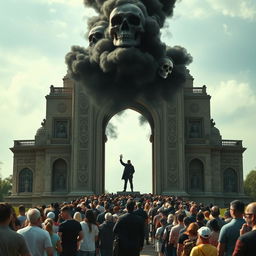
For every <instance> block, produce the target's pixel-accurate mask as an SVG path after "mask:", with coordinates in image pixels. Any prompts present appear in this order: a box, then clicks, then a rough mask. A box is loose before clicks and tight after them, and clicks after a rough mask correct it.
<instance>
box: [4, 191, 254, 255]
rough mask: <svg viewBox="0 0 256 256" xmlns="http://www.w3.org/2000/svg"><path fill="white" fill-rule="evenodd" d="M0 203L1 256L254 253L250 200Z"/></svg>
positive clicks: (105, 198)
mask: <svg viewBox="0 0 256 256" xmlns="http://www.w3.org/2000/svg"><path fill="white" fill-rule="evenodd" d="M18 210H19V214H18V216H16V214H15V211H14V209H13V207H12V206H11V205H10V204H8V203H0V255H1V256H16V255H20V256H45V255H47V256H58V255H60V256H139V255H140V253H141V251H143V247H144V244H148V245H149V246H152V247H154V250H155V255H156V256H242V255H244V256H247V255H256V203H251V204H249V205H247V206H246V207H245V204H244V203H243V202H242V201H239V200H235V201H232V202H231V203H230V207H229V209H227V211H226V212H225V214H224V216H220V210H219V207H218V206H217V205H211V204H210V205H207V206H206V205H203V204H198V203H196V202H193V201H184V200H182V198H178V197H174V196H154V195H152V194H145V195H117V194H107V195H100V196H95V195H93V196H86V197H83V198H79V199H77V200H74V201H72V202H69V203H67V202H63V203H52V204H51V205H42V206H38V207H34V208H30V209H25V207H24V206H23V205H21V206H19V208H18Z"/></svg>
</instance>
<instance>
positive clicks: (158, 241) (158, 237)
mask: <svg viewBox="0 0 256 256" xmlns="http://www.w3.org/2000/svg"><path fill="white" fill-rule="evenodd" d="M160 225H161V227H159V228H158V229H157V230H156V234H155V251H156V252H157V254H158V256H164V254H163V242H164V240H163V235H164V230H165V227H166V225H167V220H166V218H161V219H160Z"/></svg>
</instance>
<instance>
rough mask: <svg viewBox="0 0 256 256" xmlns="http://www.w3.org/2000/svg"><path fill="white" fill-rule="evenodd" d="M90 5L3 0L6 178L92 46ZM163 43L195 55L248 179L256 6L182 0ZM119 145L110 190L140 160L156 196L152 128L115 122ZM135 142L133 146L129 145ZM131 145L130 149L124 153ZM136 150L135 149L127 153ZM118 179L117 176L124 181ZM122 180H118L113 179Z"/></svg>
mask: <svg viewBox="0 0 256 256" xmlns="http://www.w3.org/2000/svg"><path fill="white" fill-rule="evenodd" d="M93 15H94V11H93V10H92V9H89V8H87V7H84V6H83V3H82V0H23V1H20V0H8V1H1V2H0V31H1V33H0V56H1V58H0V86H1V93H0V117H1V119H0V120H1V124H0V134H1V137H0V168H1V169H0V174H1V176H2V177H7V176H9V175H10V174H11V173H12V165H13V162H12V161H13V158H12V157H13V156H12V152H11V151H10V150H9V148H10V147H12V146H13V140H18V139H20V140H21V139H34V135H35V133H36V131H37V129H38V128H39V127H40V123H41V121H42V120H43V118H45V106H46V101H45V96H46V95H47V94H48V93H49V87H50V86H51V85H54V86H56V87H59V86H62V78H63V76H64V75H65V74H66V70H67V67H66V65H65V63H64V57H65V55H66V53H67V52H69V50H70V47H71V46H72V45H80V46H85V47H87V46H88V41H87V39H86V38H85V34H86V32H87V25H86V24H87V19H88V17H92V16H93ZM162 40H163V41H164V42H165V43H166V44H167V45H170V46H174V45H181V46H183V47H185V48H186V49H187V51H188V52H189V53H190V54H191V55H192V56H193V62H192V64H190V65H189V66H188V68H189V69H190V73H191V75H192V76H193V77H194V86H195V87H201V86H203V85H206V86H207V92H208V94H210V95H211V96H212V99H211V115H212V118H213V119H214V120H215V122H216V127H217V128H218V129H219V130H220V132H221V135H222V138H223V139H237V140H243V145H244V147H246V148H247V150H246V151H245V153H244V155H243V156H244V158H243V163H244V177H245V176H246V174H247V173H248V172H249V171H250V170H252V169H254V168H256V160H255V151H254V150H255V149H256V139H255V125H256V49H255V41H256V1H255V0H247V1H243V0H204V1H202V0H182V1H178V2H177V3H176V8H175V9H174V16H173V17H172V18H170V19H168V20H167V22H166V24H165V26H164V28H163V29H162ZM111 122H112V123H113V124H114V125H116V126H117V133H118V138H117V139H110V138H109V140H108V142H107V144H106V174H108V177H107V178H106V190H108V191H109V192H116V191H120V190H122V182H120V181H119V178H118V177H121V173H122V166H121V165H120V163H119V162H118V159H119V155H120V154H123V155H124V160H127V159H128V158H129V159H132V162H133V163H134V165H135V170H136V172H135V176H134V182H135V189H136V190H139V191H141V192H150V190H149V187H151V186H152V184H151V183H152V179H151V153H152V152H151V144H150V143H149V141H148V136H149V134H150V127H149V126H148V125H145V126H142V127H141V126H140V125H139V122H138V114H137V113H136V112H133V111H131V110H129V111H127V112H125V114H124V115H123V116H119V117H113V118H112V120H111ZM128 143H131V144H129V146H127V145H128ZM123 145H126V147H125V148H124V146H123ZM127 148H128V149H127ZM110 177H117V180H115V179H112V178H110ZM113 180H114V181H113Z"/></svg>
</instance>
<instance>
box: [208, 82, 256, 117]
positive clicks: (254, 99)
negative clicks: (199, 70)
mask: <svg viewBox="0 0 256 256" xmlns="http://www.w3.org/2000/svg"><path fill="white" fill-rule="evenodd" d="M209 91H210V94H211V96H212V100H211V104H212V109H213V112H214V113H215V114H218V115H231V114H235V113H236V112H237V111H238V110H241V109H250V108H253V107H254V108H255V109H256V95H255V93H254V92H253V90H252V88H251V87H250V85H249V84H248V83H239V82H238V81H236V80H229V81H222V82H221V83H220V85H219V86H216V87H212V88H210V90H209Z"/></svg>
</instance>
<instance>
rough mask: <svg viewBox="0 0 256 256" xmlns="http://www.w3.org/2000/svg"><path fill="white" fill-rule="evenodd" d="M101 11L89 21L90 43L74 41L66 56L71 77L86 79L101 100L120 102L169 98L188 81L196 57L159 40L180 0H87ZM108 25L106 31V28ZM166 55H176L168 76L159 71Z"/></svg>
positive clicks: (88, 90) (86, 83)
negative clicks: (187, 73)
mask: <svg viewBox="0 0 256 256" xmlns="http://www.w3.org/2000/svg"><path fill="white" fill-rule="evenodd" d="M84 2H85V5H86V6H89V7H93V8H94V9H95V10H96V11H97V12H98V14H99V15H98V16H97V17H93V18H91V19H90V20H89V22H88V31H90V32H89V35H88V36H89V37H88V38H89V40H90V46H89V47H88V48H87V49H85V48H83V47H79V46H73V47H72V48H71V52H69V53H68V54H67V55H66V63H67V65H68V72H69V74H70V76H71V77H72V78H73V79H75V80H77V81H80V82H82V83H83V84H84V85H85V86H86V89H87V92H88V93H90V94H91V95H92V96H93V98H94V99H95V101H96V103H97V102H99V101H100V102H102V100H107V101H108V102H109V101H112V103H113V106H114V107H115V106H116V105H118V102H120V103H129V102H130V101H133V100H136V98H137V97H138V96H141V95H142V96H144V97H146V98H149V99H151V100H153V99H157V98H158V96H160V97H164V98H165V97H168V95H170V94H172V93H173V92H174V91H175V90H176V89H178V88H180V87H181V86H182V84H183V83H184V82H185V78H186V67H185V65H187V64H189V63H190V62H191V61H192V57H191V56H190V55H189V54H188V53H187V51H186V50H185V49H184V48H182V47H179V46H176V47H166V45H165V44H164V43H163V42H161V39H160V29H161V28H162V27H163V25H164V22H165V19H166V18H167V17H168V16H172V14H173V9H174V5H175V2H176V0H84ZM103 30H104V31H103ZM161 59H172V62H173V69H172V72H171V74H169V75H168V76H167V77H166V79H163V77H161V76H160V75H159V69H161V67H160V66H159V63H161V61H160V60H161Z"/></svg>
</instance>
